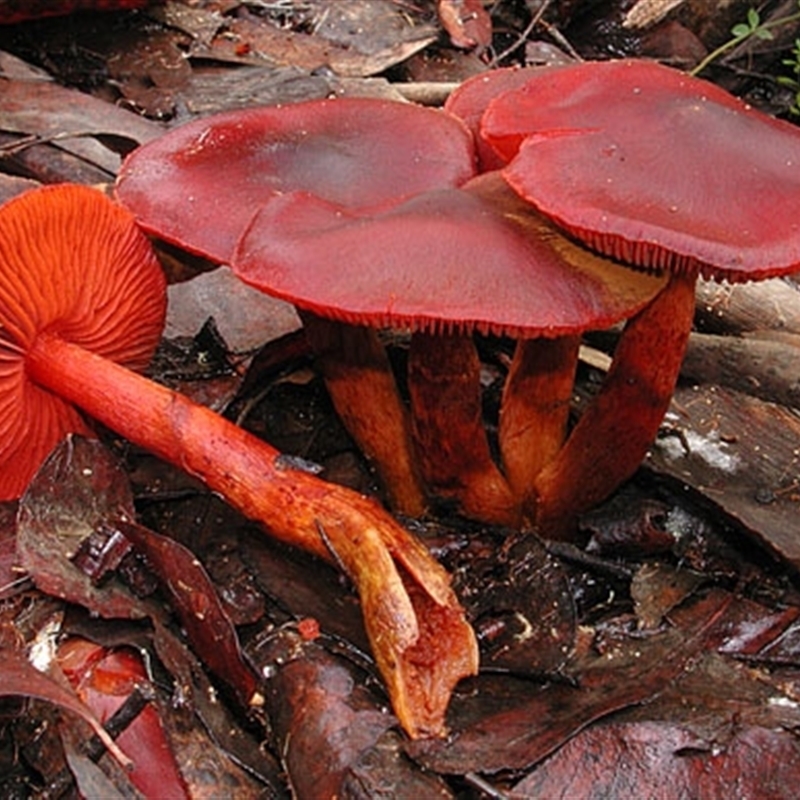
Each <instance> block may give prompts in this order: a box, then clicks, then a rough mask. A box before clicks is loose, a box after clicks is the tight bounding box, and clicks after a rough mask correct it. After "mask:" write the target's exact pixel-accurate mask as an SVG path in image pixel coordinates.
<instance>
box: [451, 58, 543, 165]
mask: <svg viewBox="0 0 800 800" xmlns="http://www.w3.org/2000/svg"><path fill="white" fill-rule="evenodd" d="M543 69H544V70H547V69H557V67H504V68H501V69H491V70H487V71H486V72H481V73H479V74H478V75H473V76H472V77H470V78H468V79H467V80H465V81H464V82H463V83H462V84H461V85H460V86H459V87H458V88H457V89H455V90H454V91H453V92H452V93H451V94H450V95H449V97H448V98H447V100H446V102H445V104H444V110H445V111H447V112H448V113H450V114H452V115H453V116H456V117H458V118H459V119H461V120H463V121H464V124H465V125H466V126H467V128H469V130H470V131H472V133H473V134H474V136H475V150H476V152H477V155H478V167H479V169H480V171H481V172H489V171H491V170H495V169H500V167H504V166H505V165H506V164H507V163H508V160H507V159H504V158H502V157H501V156H500V155H499V154H498V153H497V151H496V150H495V149H494V148H493V147H492V146H491V144H489V142H488V141H486V139H484V138H483V137H482V136H480V125H481V118H482V117H483V115H484V113H485V111H486V107H487V106H488V105H489V103H490V102H491V101H492V100H494V98H495V97H497V96H499V95H501V94H502V93H503V92H508V91H510V90H511V89H519V88H520V87H522V86H524V85H525V84H526V83H527V82H528V81H529V80H531V78H533V77H536V76H538V75H539V73H540V72H541V71H542V70H543Z"/></svg>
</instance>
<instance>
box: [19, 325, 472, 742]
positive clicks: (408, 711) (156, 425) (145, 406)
mask: <svg viewBox="0 0 800 800" xmlns="http://www.w3.org/2000/svg"><path fill="white" fill-rule="evenodd" d="M25 369H26V372H27V374H28V377H29V379H30V380H31V381H33V382H35V383H36V384H38V385H39V386H41V387H43V388H46V389H48V390H50V391H52V392H54V393H56V394H57V395H59V396H60V397H61V398H63V399H66V400H69V401H71V402H73V403H75V404H76V405H78V406H79V407H80V408H82V409H83V410H84V411H85V412H87V413H88V414H89V415H91V416H92V417H94V418H95V419H97V420H99V421H100V422H102V423H103V424H105V425H107V426H108V427H109V428H111V429H112V430H114V431H116V432H117V433H119V434H121V435H122V436H124V437H125V438H127V439H129V440H131V441H132V442H134V443H136V444H138V445H140V446H142V447H144V448H146V449H147V450H149V451H151V452H153V453H155V454H156V455H158V456H160V457H161V458H163V459H164V460H166V461H169V462H171V463H172V464H175V465H177V466H179V467H180V468H182V469H184V470H186V471H187V472H189V473H191V474H193V475H195V476H197V477H199V478H201V479H202V480H203V481H204V482H205V483H206V484H207V485H208V486H209V488H211V489H212V490H213V491H215V492H218V493H219V494H221V495H223V496H224V497H225V498H226V500H228V502H230V503H231V505H233V506H234V507H236V508H237V509H238V510H239V511H241V512H242V513H243V514H244V515H245V516H247V517H249V518H250V519H253V520H256V521H258V522H260V523H262V524H263V525H264V526H266V528H267V529H268V531H269V532H270V533H271V534H272V535H274V536H275V537H277V538H279V539H281V540H283V541H285V542H287V543H289V544H292V545H295V546H299V547H302V548H304V549H306V550H308V551H310V552H311V553H314V554H315V555H317V556H320V557H321V558H324V559H327V560H329V561H332V560H335V561H337V562H338V563H339V564H341V566H342V567H343V569H344V570H345V571H346V572H347V574H348V575H349V576H350V578H351V579H352V580H353V582H354V584H355V585H356V587H357V589H358V591H359V595H360V597H361V601H362V605H363V608H364V620H365V624H366V627H367V632H368V634H369V638H370V641H371V644H372V646H373V650H374V653H375V656H376V660H377V662H378V665H379V667H380V669H381V671H382V673H383V675H384V678H385V680H386V681H387V684H388V687H389V690H390V694H391V697H392V701H393V704H394V707H395V710H396V713H397V714H398V717H399V718H400V721H401V723H402V724H403V726H404V727H405V729H406V730H407V731H408V732H409V734H410V735H412V736H417V735H421V734H425V733H437V732H441V729H442V727H443V718H444V710H445V706H446V704H447V701H448V699H449V696H450V692H451V690H452V688H453V686H454V685H455V683H456V682H457V681H458V680H459V679H460V678H461V677H464V676H465V675H467V674H471V673H473V672H474V671H475V670H476V668H477V650H476V645H475V639H474V635H473V633H472V630H471V629H470V628H469V626H468V624H467V623H466V621H465V619H464V617H463V611H462V610H461V608H460V606H459V604H458V601H457V599H456V597H455V594H454V593H453V591H452V589H451V587H450V584H449V577H448V575H447V573H446V572H445V570H444V569H443V568H442V567H441V566H440V565H439V564H438V563H437V562H436V561H435V560H434V559H433V558H432V557H431V556H430V554H429V553H428V552H427V550H426V549H425V548H424V546H423V545H422V544H421V543H420V542H418V541H417V540H416V539H414V538H413V537H412V536H411V535H410V534H409V533H408V532H407V531H406V530H405V529H404V528H403V527H402V526H400V525H399V524H398V523H397V522H395V521H394V520H393V519H392V518H391V517H390V516H389V515H388V514H387V513H386V512H385V511H384V510H383V509H382V508H381V507H380V505H378V504H377V503H376V502H374V501H372V500H370V499H368V498H366V497H364V496H362V495H359V494H357V493H355V492H352V491H351V490H348V489H346V488H344V487H341V486H337V485H335V484H329V483H327V482H325V481H322V480H319V479H318V478H315V477H314V476H313V475H310V474H308V473H305V472H302V471H299V470H296V469H291V468H282V467H281V464H280V460H279V459H278V456H279V455H280V454H279V452H278V451H277V450H275V449H274V448H272V447H270V446H269V445H268V444H266V443H265V442H263V441H261V440H260V439H258V438H256V437H254V436H252V435H251V434H249V433H247V432H246V431H244V430H242V429H241V428H238V427H237V426H236V425H234V424H233V423H231V422H229V421H227V420H226V419H224V418H223V417H221V416H219V415H218V414H215V413H214V412H212V411H211V410H209V409H207V408H205V407H203V406H199V405H197V404H195V403H193V402H192V401H190V400H188V399H187V398H186V397H184V396H182V395H180V394H177V393H176V392H173V391H171V390H170V389H167V388H165V387H163V386H160V385H158V384H155V383H153V382H152V381H150V380H148V379H147V378H144V377H142V376H141V375H138V374H137V373H135V372H132V371H130V370H128V369H126V368H124V367H121V366H119V365H118V364H116V363H114V362H113V361H110V360H108V359H105V358H102V357H100V356H97V355H95V354H93V353H91V352H89V351H87V350H85V349H83V348H82V347H80V346H78V345H75V344H72V343H70V342H67V341H65V340H64V339H62V338H60V337H59V336H58V335H55V334H51V333H48V332H42V333H40V334H38V335H37V336H36V338H35V339H34V341H33V343H32V344H31V346H30V348H29V350H28V354H27V356H26V360H25ZM393 559H395V560H396V561H397V563H398V564H399V565H400V566H401V567H402V570H399V569H398V568H397V566H396V565H395V563H394V562H393ZM404 580H405V582H406V584H408V588H409V589H411V590H412V591H411V595H412V596H409V591H407V588H406V586H405V585H404ZM415 605H416V606H417V607H418V609H419V610H418V609H417V608H415ZM431 605H433V606H434V607H435V608H436V609H437V612H438V614H439V616H440V617H442V618H444V619H445V620H446V625H444V626H443V628H442V629H437V631H436V632H435V636H436V637H444V638H446V639H447V641H448V645H449V647H450V653H448V656H449V658H448V659H447V663H446V664H442V663H438V664H436V665H435V666H434V667H431V668H430V669H428V674H427V675H426V676H424V679H421V678H420V677H419V675H418V674H416V673H419V672H420V671H421V669H420V668H417V662H419V661H420V660H421V659H420V656H419V650H420V649H423V650H424V649H425V648H426V645H427V646H429V647H431V648H433V647H435V648H436V652H440V648H441V645H440V644H439V643H438V641H436V640H435V639H433V640H432V639H431V637H430V636H428V635H427V627H426V626H423V625H421V624H420V621H419V619H418V613H427V612H428V608H429V607H430V606H431ZM426 639H427V641H426ZM414 671H415V672H414ZM410 672H413V673H414V674H415V677H416V678H417V680H418V682H420V681H421V685H410V684H409V683H408V682H407V680H406V677H407V675H408V674H409V673H410ZM426 681H427V682H426Z"/></svg>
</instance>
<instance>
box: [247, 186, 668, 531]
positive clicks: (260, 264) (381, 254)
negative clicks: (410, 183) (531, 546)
mask: <svg viewBox="0 0 800 800" xmlns="http://www.w3.org/2000/svg"><path fill="white" fill-rule="evenodd" d="M322 254H326V257H325V258H323V257H322ZM232 267H233V269H234V271H235V272H236V273H237V274H238V275H239V276H240V277H241V278H242V279H243V280H245V281H246V282H247V283H250V284H252V285H254V286H257V287H259V288H261V289H263V290H265V291H268V292H269V293H271V294H274V295H275V296H277V297H281V298H284V299H286V300H289V301H291V302H293V303H295V304H296V305H298V306H299V307H301V308H307V309H311V310H312V311H313V312H314V313H317V314H325V315H327V316H329V317H332V318H335V319H342V320H345V321H347V322H350V323H354V324H372V325H377V326H389V327H399V328H406V329H411V330H412V331H414V332H415V334H414V337H413V338H412V350H411V354H410V372H409V384H410V391H411V399H412V408H413V420H414V426H415V430H416V432H417V439H418V442H419V443H420V445H421V447H420V459H421V463H422V469H423V473H424V475H425V477H426V479H427V480H428V481H429V482H430V483H431V484H432V488H433V489H434V491H435V492H436V493H437V494H441V495H445V496H451V497H454V498H455V499H457V501H458V503H459V505H460V507H461V510H462V511H463V512H464V513H466V514H468V515H469V516H474V517H477V518H479V519H483V520H487V521H491V522H500V523H503V524H509V525H514V524H516V525H518V524H519V523H520V521H521V517H522V508H521V505H522V502H521V501H522V499H523V498H521V497H520V495H525V494H527V493H528V491H529V489H530V485H531V482H532V477H533V474H535V473H536V472H538V471H539V470H540V469H541V466H542V465H543V463H545V462H546V461H548V460H549V459H550V458H552V457H553V455H554V453H555V452H556V451H557V450H558V448H560V447H561V445H562V443H563V437H564V435H565V427H566V417H567V410H568V404H569V399H570V396H571V390H572V378H573V375H574V369H575V363H576V355H577V353H576V350H577V344H576V342H577V340H576V337H577V336H578V335H579V333H580V332H581V331H583V330H586V329H588V328H602V327H607V326H610V325H612V324H614V323H615V322H617V321H618V320H621V319H624V318H626V317H628V316H630V315H632V314H634V313H636V312H637V311H638V310H639V309H641V308H642V307H643V306H645V305H646V304H647V303H648V302H649V301H650V300H652V298H653V297H654V295H656V294H657V293H658V291H659V290H660V289H661V288H662V286H663V284H664V280H663V279H661V278H657V277H654V276H649V275H644V274H638V273H634V272H633V271H631V270H628V269H626V268H624V267H620V266H617V265H615V264H613V263H612V262H610V261H608V260H607V259H604V258H599V257H597V256H594V255H592V254H591V253H589V252H588V251H587V250H585V249H583V248H580V247H578V246H576V245H574V244H572V243H570V242H569V241H568V240H567V239H565V238H564V237H563V236H560V235H559V234H558V233H557V232H556V230H555V229H554V227H553V226H551V225H550V224H548V223H547V222H546V221H545V220H544V218H542V217H541V216H540V215H538V214H536V213H534V212H533V210H532V209H531V208H530V207H529V206H527V205H526V204H525V203H524V202H522V201H521V200H520V199H519V198H518V197H516V196H515V195H514V193H513V192H511V191H510V190H508V188H507V187H506V186H505V184H504V182H503V181H502V179H501V178H500V176H499V175H497V174H493V175H486V176H483V177H481V178H478V179H475V180H474V181H472V182H470V183H468V184H466V185H465V187H464V188H463V189H441V190H437V191H432V192H428V193H425V194H420V195H417V196H415V197H413V198H411V199H410V200H408V201H406V202H405V203H403V204H401V205H398V206H394V207H392V208H389V209H388V210H383V211H380V212H375V213H371V214H366V213H363V212H362V213H356V212H353V211H349V210H347V209H345V208H342V207H341V206H337V205H334V204H332V203H327V202H324V201H322V200H320V199H318V198H315V197H313V196H311V195H309V194H308V193H305V192H295V193H291V194H287V195H283V196H281V197H276V198H273V199H272V200H270V201H269V202H267V203H265V204H264V205H263V206H262V208H261V209H260V211H259V212H258V213H257V214H256V215H255V216H254V218H253V221H252V223H251V225H250V227H249V228H248V230H247V231H246V232H245V234H244V236H243V237H242V239H241V240H240V242H239V246H238V248H237V251H236V253H235V254H234V258H233V262H232ZM473 331H480V332H482V333H495V334H503V335H509V336H514V337H517V338H519V339H522V340H530V341H531V343H530V344H525V343H520V345H519V346H518V352H519V355H518V362H515V364H516V363H519V364H520V366H515V367H514V369H512V377H511V385H510V387H509V388H507V391H506V396H505V399H504V408H503V411H502V414H503V416H505V417H507V419H506V421H505V423H501V437H502V438H503V441H502V442H501V446H502V448H503V458H504V465H505V467H506V470H507V474H508V476H509V482H510V484H511V487H509V485H508V484H507V483H506V481H505V478H504V477H503V475H502V474H500V472H499V471H498V469H497V467H496V466H495V465H494V464H493V463H492V461H491V458H490V456H489V448H488V444H487V442H486V435H485V432H484V430H483V427H482V421H481V418H480V404H479V397H478V392H479V389H480V385H479V379H478V375H477V369H478V367H477V357H476V356H475V355H474V346H473V344H472V340H471V334H472V332H473ZM564 342H568V344H564ZM543 351H548V352H551V353H552V352H560V351H565V357H564V358H563V359H552V361H555V360H558V364H557V367H554V366H553V364H550V365H548V368H547V369H545V370H544V371H541V370H538V366H537V365H536V364H531V362H530V361H529V360H528V357H529V356H531V355H533V354H538V353H541V352H543ZM553 373H555V374H556V380H555V385H556V388H555V389H554V390H553V391H554V392H555V396H551V395H550V394H549V393H550V392H551V389H552V386H553V383H554V382H553V380H552V375H553ZM565 374H566V379H565V378H564V375H565ZM519 381H522V382H523V384H524V385H525V387H526V388H528V387H529V386H530V385H531V384H536V385H537V386H539V387H541V388H542V392H543V395H540V396H545V397H546V399H545V401H544V402H541V401H540V400H539V399H538V397H537V395H536V393H533V394H532V393H530V392H528V391H525V390H520V389H519V388H518V382H519ZM431 384H433V387H434V388H433V389H432V388H431ZM454 385H455V386H456V387H457V389H456V390H455V391H454V390H453V388H452V387H453V386H454ZM442 387H444V388H442ZM476 403H477V410H476ZM543 441H546V442H548V444H546V445H544V446H543V445H542V442H543ZM540 448H541V450H540ZM537 450H539V452H537ZM531 465H532V466H531ZM522 474H524V477H522ZM515 490H517V491H515Z"/></svg>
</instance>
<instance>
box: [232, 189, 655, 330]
mask: <svg viewBox="0 0 800 800" xmlns="http://www.w3.org/2000/svg"><path fill="white" fill-rule="evenodd" d="M232 268H233V270H234V272H236V273H237V274H238V275H239V277H241V278H242V279H243V280H244V281H246V282H247V283H250V284H251V285H253V286H256V287H259V288H261V289H262V290H263V291H266V292H269V293H270V294H273V295H275V296H277V297H281V298H283V299H285V300H288V301H290V302H292V303H295V304H296V305H298V306H300V307H301V308H304V309H307V310H309V311H312V312H314V313H317V314H319V315H321V316H325V317H329V318H333V319H338V320H342V321H345V322H349V323H353V324H367V325H373V326H376V327H402V328H405V327H407V328H411V329H413V330H428V331H434V332H435V331H471V330H478V331H481V332H483V333H488V332H491V333H496V334H501V335H503V334H505V335H511V336H518V337H533V336H551V337H552V336H559V335H562V334H565V333H573V332H577V331H581V330H585V329H588V328H595V329H598V328H604V327H608V326H610V325H613V324H614V323H615V322H617V321H619V320H621V319H624V318H626V317H628V316H631V315H632V314H634V313H635V312H636V311H637V310H638V309H639V308H641V307H643V306H644V305H645V304H646V303H647V302H648V301H649V300H650V299H651V298H652V297H653V296H655V294H656V293H657V292H658V291H659V290H660V289H661V287H662V286H663V285H664V283H665V279H664V278H663V277H656V276H652V275H645V274H642V273H637V272H635V271H633V270H630V269H628V268H626V267H622V266H619V265H617V264H614V263H613V262H611V261H609V260H608V259H606V258H602V257H600V256H597V255H594V254H592V253H590V252H589V251H587V250H586V249H584V248H582V247H579V246H577V245H575V244H574V243H573V242H571V241H569V240H568V239H567V238H566V237H564V236H563V235H562V234H560V233H559V232H558V231H557V230H556V229H555V228H554V226H553V225H552V224H551V223H549V222H548V221H547V220H545V219H544V218H543V217H542V216H541V215H540V214H538V213H537V212H536V211H535V210H534V209H532V208H531V207H530V206H529V205H528V204H527V203H525V202H524V201H522V200H520V198H519V197H517V196H516V195H515V194H514V193H513V192H512V191H510V190H509V189H508V187H507V186H506V185H505V183H504V182H503V180H502V179H501V177H500V175H499V173H488V174H486V175H484V176H481V177H479V178H476V179H475V180H473V181H471V182H470V183H469V184H467V186H466V187H465V188H464V189H439V190H436V191H432V192H428V193H425V194H421V195H418V196H416V197H414V198H412V199H410V200H408V201H407V202H405V203H403V204H402V205H398V206H395V207H393V208H391V209H389V210H385V211H380V212H377V213H374V214H357V213H355V212H352V211H348V210H346V209H343V208H341V207H339V206H335V205H332V204H331V203H326V202H324V201H322V200H320V199H319V198H316V197H313V196H311V195H309V194H307V193H300V192H295V193H292V194H287V195H283V196H281V197H276V198H275V199H273V200H272V201H270V202H269V203H267V204H265V205H264V206H263V207H262V209H261V211H260V212H259V213H258V214H257V215H256V216H255V217H254V219H253V222H252V224H251V225H250V227H249V228H248V230H247V232H246V233H245V235H244V236H243V237H242V239H241V241H240V242H239V246H238V248H237V250H236V253H235V256H234V260H233V264H232Z"/></svg>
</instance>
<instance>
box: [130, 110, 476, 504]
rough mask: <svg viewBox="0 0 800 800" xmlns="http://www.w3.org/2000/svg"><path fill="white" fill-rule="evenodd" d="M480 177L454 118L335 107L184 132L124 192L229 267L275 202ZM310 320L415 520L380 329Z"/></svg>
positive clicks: (407, 448)
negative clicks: (262, 211) (251, 225)
mask: <svg viewBox="0 0 800 800" xmlns="http://www.w3.org/2000/svg"><path fill="white" fill-rule="evenodd" d="M473 173H474V151H473V144H472V138H471V136H470V134H469V133H468V131H467V130H466V129H465V127H464V126H463V124H462V123H461V122H460V121H459V120H458V119H456V118H455V117H451V116H449V115H447V114H445V113H443V112H440V111H435V110H432V109H425V108H421V107H419V106H413V105H411V104H403V103H392V102H386V101H381V100H369V99H337V100H326V101H311V102H305V103H298V104H295V105H289V106H284V107H279V108H260V109H251V110H245V111H236V112H229V113H225V114H220V115H217V116H214V117H210V118H206V119H202V120H198V121H196V122H193V123H190V124H188V125H185V126H183V127H181V128H178V129H176V130H174V131H172V132H171V133H169V134H167V135H166V136H164V137H161V138H160V139H158V140H156V141H154V142H151V143H149V144H147V145H145V146H144V147H142V148H140V149H138V150H136V151H135V152H134V153H133V154H132V155H131V156H130V157H129V158H128V159H127V160H126V162H125V163H124V164H123V167H122V170H121V172H120V176H119V179H118V182H117V187H116V192H117V197H118V199H119V200H120V202H121V203H122V204H123V205H125V206H127V207H128V208H129V209H131V210H132V211H133V212H134V214H135V215H136V217H137V219H138V221H139V223H140V225H141V226H142V227H143V229H144V230H145V231H147V232H149V233H151V234H154V235H156V236H158V237H160V238H162V239H164V240H166V241H168V242H171V243H173V244H177V245H179V246H181V247H183V248H185V249H187V250H189V251H192V252H195V253H198V254H201V255H203V256H205V257H206V258H209V259H211V260H213V261H216V262H218V263H228V262H229V261H230V258H231V254H232V252H233V249H234V245H235V243H236V241H237V239H238V238H239V236H240V234H241V233H242V231H243V230H244V228H245V227H246V225H247V223H248V222H249V220H250V218H251V216H252V215H253V213H254V212H255V211H256V209H258V207H259V206H260V205H261V204H262V203H264V202H266V201H268V200H269V199H270V198H272V197H275V196H278V195H281V194H284V193H286V192H294V191H305V192H309V193H311V194H313V195H314V196H316V197H319V198H320V199H321V200H324V201H326V202H330V203H335V204H337V205H340V206H342V207H343V208H345V209H348V210H351V211H364V212H366V211H368V210H378V209H385V208H389V207H391V206H393V205H396V204H398V203H401V202H403V201H404V200H406V199H407V198H409V197H413V196H414V195H416V194H418V193H420V192H423V191H427V190H430V189H437V188H444V187H450V186H458V185H460V184H462V183H463V182H464V181H466V180H467V179H468V178H470V177H472V175H473ZM221 180H222V181H223V182H224V183H223V184H222V185H221ZM328 255H329V254H328V253H326V252H319V253H317V254H316V256H315V262H314V263H315V265H317V266H318V267H319V268H320V269H324V268H325V263H326V261H327V258H328ZM302 316H303V323H304V327H305V329H306V332H307V335H308V338H309V340H310V342H311V345H312V347H313V348H314V350H315V351H316V353H317V356H318V363H319V367H320V371H321V372H322V375H323V377H324V379H325V381H326V385H327V387H328V390H329V393H330V395H331V398H332V400H333V403H334V406H335V408H336V410H337V412H338V414H339V416H340V417H341V418H342V420H343V421H344V423H345V425H346V426H347V428H348V429H349V431H350V433H351V434H352V435H353V438H354V439H355V440H356V442H357V443H358V444H359V446H360V448H361V450H362V452H363V453H364V454H365V455H366V456H367V458H368V459H369V460H371V461H372V462H373V463H374V464H375V466H376V468H377V471H378V475H379V477H380V478H381V479H382V483H383V485H384V488H385V489H386V491H387V493H388V495H389V500H390V504H391V505H392V506H393V507H394V508H395V509H396V510H398V511H400V512H403V513H405V514H408V515H411V516H418V515H419V514H421V513H422V512H423V511H424V509H425V506H426V498H425V493H424V489H423V486H422V483H421V480H420V477H419V475H418V472H417V469H416V467H415V458H414V455H413V452H412V445H411V441H410V431H409V422H408V418H407V413H406V410H405V408H404V406H403V404H402V402H401V400H400V397H399V396H398V394H397V388H396V385H395V381H394V377H393V375H392V371H391V368H390V365H389V362H388V359H387V357H386V353H385V350H384V348H383V345H382V344H381V343H380V341H379V339H378V336H377V333H376V331H375V330H373V329H372V328H370V327H366V326H362V325H352V324H348V323H347V322H346V321H343V320H340V321H338V322H336V323H335V324H332V323H331V321H330V317H329V315H325V314H322V315H321V314H319V313H318V309H315V308H312V307H307V308H306V309H305V311H304V312H303V315H302ZM325 317H327V319H326V318H325Z"/></svg>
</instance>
